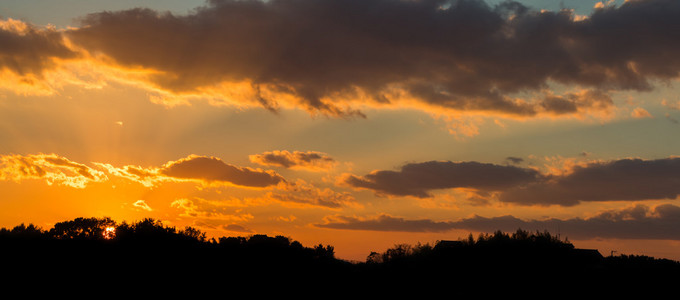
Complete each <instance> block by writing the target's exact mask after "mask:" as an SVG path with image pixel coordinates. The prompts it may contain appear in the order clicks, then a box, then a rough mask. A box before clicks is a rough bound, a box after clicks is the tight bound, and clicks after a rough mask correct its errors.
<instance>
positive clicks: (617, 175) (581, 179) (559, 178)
mask: <svg viewBox="0 0 680 300" xmlns="http://www.w3.org/2000/svg"><path fill="white" fill-rule="evenodd" d="M563 163H564V166H562V167H561V169H559V170H553V169H552V168H550V169H549V170H548V171H549V172H550V173H541V172H539V171H537V170H536V169H533V168H521V167H517V166H510V165H505V166H502V165H494V164H487V163H479V162H450V161H430V162H424V163H410V164H406V165H404V166H403V167H401V169H400V170H399V171H389V170H377V171H373V172H371V173H369V174H367V175H364V176H356V175H352V174H346V175H345V176H344V177H343V178H342V179H341V181H340V183H341V184H345V185H349V186H351V187H354V188H359V189H370V190H373V191H375V193H376V194H377V195H379V196H413V197H417V198H427V197H432V195H431V193H430V192H431V191H432V190H438V189H453V188H467V189H472V190H475V191H477V194H479V195H481V194H491V195H492V196H494V197H497V199H498V200H499V201H501V202H506V203H515V204H521V205H562V206H572V205H576V204H578V203H580V202H582V201H637V200H652V199H675V198H676V197H677V196H678V195H680V158H678V157H671V158H665V159H657V160H642V159H620V160H613V161H603V162H600V161H596V162H584V163H574V162H570V161H569V160H566V161H564V162H563Z"/></svg>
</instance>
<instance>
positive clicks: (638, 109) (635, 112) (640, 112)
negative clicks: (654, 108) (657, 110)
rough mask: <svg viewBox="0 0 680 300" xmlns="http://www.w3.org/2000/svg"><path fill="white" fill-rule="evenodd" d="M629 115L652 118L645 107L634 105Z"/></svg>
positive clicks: (638, 117) (637, 117)
mask: <svg viewBox="0 0 680 300" xmlns="http://www.w3.org/2000/svg"><path fill="white" fill-rule="evenodd" d="M630 116H631V117H633V118H636V119H642V118H652V114H650V113H649V112H648V111H647V110H646V109H644V108H642V107H636V108H635V109H634V110H633V111H632V112H631V113H630Z"/></svg>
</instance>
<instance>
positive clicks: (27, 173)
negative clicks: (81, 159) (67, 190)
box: [0, 154, 108, 189]
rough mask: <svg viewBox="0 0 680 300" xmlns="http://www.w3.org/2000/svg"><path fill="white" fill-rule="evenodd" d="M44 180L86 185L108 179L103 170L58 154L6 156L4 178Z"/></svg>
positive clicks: (0, 164)
mask: <svg viewBox="0 0 680 300" xmlns="http://www.w3.org/2000/svg"><path fill="white" fill-rule="evenodd" d="M26 179H42V180H45V181H46V182H47V183H48V184H50V185H52V184H55V183H56V184H59V185H65V186H70V187H74V188H79V189H82V188H85V187H86V186H87V185H88V184H89V183H92V182H103V181H106V180H108V177H107V176H106V174H105V173H104V172H102V171H99V170H96V169H93V168H91V167H88V166H87V165H84V164H80V163H77V162H73V161H70V160H69V159H67V158H65V157H61V156H58V155H56V154H32V155H2V156H0V180H13V181H20V180H26Z"/></svg>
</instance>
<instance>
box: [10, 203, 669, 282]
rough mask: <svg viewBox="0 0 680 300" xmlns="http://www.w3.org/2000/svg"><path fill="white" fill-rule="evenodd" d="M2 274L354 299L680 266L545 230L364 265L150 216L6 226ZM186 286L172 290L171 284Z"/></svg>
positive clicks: (621, 277)
mask: <svg viewBox="0 0 680 300" xmlns="http://www.w3.org/2000/svg"><path fill="white" fill-rule="evenodd" d="M0 254H1V255H2V256H1V257H3V263H2V267H3V270H4V272H5V274H11V275H12V276H13V278H42V279H45V280H46V281H47V282H50V283H52V284H54V285H55V286H62V285H64V284H72V283H73V282H77V283H79V284H86V285H89V286H98V284H100V283H99V281H102V282H105V281H107V280H114V281H117V282H118V284H117V285H118V286H122V285H123V282H127V283H128V284H132V283H135V284H142V285H143V286H145V287H147V288H148V287H155V290H157V291H159V290H163V291H165V292H171V291H172V289H171V290H168V288H174V290H175V291H185V292H186V291H187V289H188V287H191V286H194V287H195V286H231V287H241V288H243V287H245V286H251V287H252V284H253V283H260V284H262V285H265V286H271V285H272V284H274V285H276V284H279V285H280V287H281V286H284V285H286V286H290V285H293V286H294V285H295V284H302V285H304V286H307V287H308V289H324V290H328V289H331V290H334V291H335V293H350V291H355V290H357V289H359V288H360V287H361V288H363V289H369V290H371V291H374V292H376V291H380V292H381V294H384V293H386V292H388V291H389V292H392V293H394V294H395V295H399V294H400V293H402V292H406V291H414V290H419V291H421V292H425V291H436V290H440V289H441V288H442V287H468V288H470V287H481V286H484V284H492V285H494V286H495V287H497V288H502V290H507V289H508V288H512V287H514V288H516V287H517V285H520V286H521V284H528V283H530V284H533V285H544V286H555V285H558V286H559V285H562V284H568V285H570V286H572V287H581V288H584V287H588V288H594V287H602V286H603V284H605V283H617V284H622V283H625V282H630V283H631V284H632V283H635V284H642V283H643V282H647V283H650V284H651V283H652V282H656V283H658V282H662V281H665V280H677V279H680V263H679V262H677V261H672V260H668V259H656V258H652V257H648V256H636V255H618V256H608V257H603V256H602V255H600V253H599V252H598V251H597V250H587V249H577V248H575V247H574V245H573V244H571V243H570V242H569V241H568V240H564V241H563V240H561V239H560V238H559V237H557V236H554V235H551V234H550V233H548V232H547V231H546V232H528V231H525V230H521V229H518V230H517V231H516V232H514V233H511V234H510V233H504V232H501V231H496V232H494V233H492V234H488V233H483V234H480V235H479V236H478V237H477V238H476V239H475V238H474V237H473V235H470V236H468V238H467V239H459V240H451V241H438V242H436V243H435V244H434V245H431V244H420V243H419V244H416V245H410V244H396V245H394V247H391V248H389V249H387V250H385V251H384V252H371V253H370V254H368V256H367V258H366V261H364V262H348V261H345V260H342V259H338V258H336V257H335V249H334V247H333V246H331V245H325V246H324V245H322V244H318V245H315V246H313V247H305V246H303V245H302V244H301V243H300V242H298V241H294V240H291V239H290V238H288V237H284V236H274V237H270V236H267V235H260V234H256V235H251V236H248V237H220V238H217V239H216V238H207V237H206V233H204V232H201V231H200V230H197V229H195V228H192V227H185V228H183V229H177V228H175V227H169V226H164V225H163V224H162V222H161V221H159V220H154V219H144V220H142V221H138V222H135V223H126V222H123V223H120V224H118V223H116V222H115V221H113V220H112V219H111V218H107V217H105V218H76V219H73V220H69V221H64V222H59V223H57V224H55V225H54V227H53V228H51V229H49V230H43V229H41V228H39V227H37V226H35V225H33V224H29V225H27V226H26V225H24V224H21V225H18V226H15V227H14V228H12V229H7V228H2V229H0ZM177 281H179V282H181V284H179V285H175V284H173V283H172V282H177Z"/></svg>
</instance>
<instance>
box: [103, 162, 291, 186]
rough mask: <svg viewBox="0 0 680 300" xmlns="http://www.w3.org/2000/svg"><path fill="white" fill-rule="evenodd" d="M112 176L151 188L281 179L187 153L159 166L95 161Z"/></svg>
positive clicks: (271, 182)
mask: <svg viewBox="0 0 680 300" xmlns="http://www.w3.org/2000/svg"><path fill="white" fill-rule="evenodd" d="M96 165H97V166H99V167H101V168H103V169H105V170H107V171H108V172H109V173H111V174H112V175H115V176H118V177H122V178H126V179H129V180H132V181H135V182H138V183H140V184H142V185H144V186H146V187H153V186H155V185H157V184H159V183H161V182H172V181H196V182H201V183H203V184H206V185H210V184H215V183H217V184H228V185H236V186H242V187H256V188H263V187H268V186H276V185H277V184H279V183H284V182H285V179H284V178H283V177H281V176H280V175H279V174H277V173H276V172H274V171H265V170H260V169H253V168H248V167H238V166H234V165H231V164H227V163H225V162H224V161H222V160H221V159H219V158H216V157H207V156H200V155H189V156H187V157H185V158H181V159H178V160H176V161H169V162H167V163H166V164H164V165H163V166H162V167H159V168H158V167H149V168H144V167H139V166H123V167H120V168H118V167H114V166H112V165H110V164H105V163H96Z"/></svg>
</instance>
